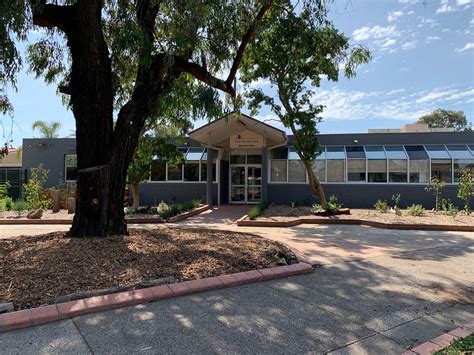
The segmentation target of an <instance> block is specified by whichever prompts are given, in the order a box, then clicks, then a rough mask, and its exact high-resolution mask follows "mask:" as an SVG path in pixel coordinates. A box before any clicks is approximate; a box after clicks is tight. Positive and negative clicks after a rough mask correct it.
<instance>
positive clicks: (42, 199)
mask: <svg viewBox="0 0 474 355" xmlns="http://www.w3.org/2000/svg"><path fill="white" fill-rule="evenodd" d="M48 172H49V170H46V169H44V168H42V167H41V166H39V167H37V168H32V169H31V176H30V179H29V180H28V182H27V183H26V184H23V188H24V190H25V198H26V202H28V208H29V209H31V210H35V209H39V208H41V209H48V208H50V207H51V205H52V203H53V201H52V200H51V197H49V196H48V194H47V193H45V191H44V189H43V186H44V183H45V182H46V180H48Z"/></svg>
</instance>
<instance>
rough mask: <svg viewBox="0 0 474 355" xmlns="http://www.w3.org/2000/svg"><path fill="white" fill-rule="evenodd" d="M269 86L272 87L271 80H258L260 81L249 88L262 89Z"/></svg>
mask: <svg viewBox="0 0 474 355" xmlns="http://www.w3.org/2000/svg"><path fill="white" fill-rule="evenodd" d="M268 85H270V80H268V79H262V78H258V80H256V81H252V82H251V83H250V85H249V86H250V87H251V88H261V87H264V86H268Z"/></svg>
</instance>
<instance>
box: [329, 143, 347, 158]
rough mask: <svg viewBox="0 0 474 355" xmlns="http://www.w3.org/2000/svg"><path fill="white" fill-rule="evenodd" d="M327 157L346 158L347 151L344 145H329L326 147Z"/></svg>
mask: <svg viewBox="0 0 474 355" xmlns="http://www.w3.org/2000/svg"><path fill="white" fill-rule="evenodd" d="M326 158H327V159H346V153H345V151H344V147H342V146H339V147H338V146H329V147H326Z"/></svg>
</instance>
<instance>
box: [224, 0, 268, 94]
mask: <svg viewBox="0 0 474 355" xmlns="http://www.w3.org/2000/svg"><path fill="white" fill-rule="evenodd" d="M271 5H272V1H271V0H265V1H264V2H263V5H262V7H261V8H260V11H259V12H258V14H257V17H255V19H254V20H253V22H252V23H251V25H250V26H249V28H248V29H247V32H245V34H244V36H243V37H242V42H241V43H240V46H239V49H238V50H237V53H236V55H235V58H234V62H233V63H232V67H231V68H230V72H229V76H228V77H227V79H226V81H225V82H226V84H227V85H232V82H233V81H234V78H235V75H236V74H237V70H238V69H239V66H240V62H242V57H243V55H244V52H245V48H247V45H248V44H249V42H250V40H251V39H252V37H253V35H254V34H255V31H256V30H257V27H258V24H259V23H260V21H261V20H262V18H263V16H265V13H266V12H267V11H268V9H269V8H270V6H271Z"/></svg>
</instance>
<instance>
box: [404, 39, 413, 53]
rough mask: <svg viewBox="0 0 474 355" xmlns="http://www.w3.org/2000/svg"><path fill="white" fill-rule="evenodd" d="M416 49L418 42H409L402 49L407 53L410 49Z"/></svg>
mask: <svg viewBox="0 0 474 355" xmlns="http://www.w3.org/2000/svg"><path fill="white" fill-rule="evenodd" d="M413 48H416V41H408V42H405V43H403V44H402V49H403V50H404V51H407V50H409V49H413Z"/></svg>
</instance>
